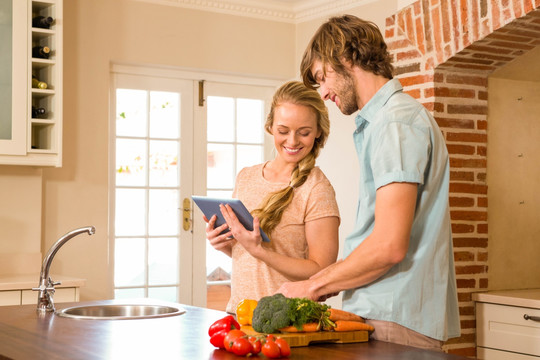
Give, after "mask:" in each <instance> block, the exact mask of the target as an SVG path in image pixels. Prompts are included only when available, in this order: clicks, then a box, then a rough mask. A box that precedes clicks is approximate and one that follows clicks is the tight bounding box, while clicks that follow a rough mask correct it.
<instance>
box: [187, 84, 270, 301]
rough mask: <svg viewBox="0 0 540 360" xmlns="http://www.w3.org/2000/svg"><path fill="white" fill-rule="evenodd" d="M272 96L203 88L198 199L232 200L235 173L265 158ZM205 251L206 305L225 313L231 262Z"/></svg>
mask: <svg viewBox="0 0 540 360" xmlns="http://www.w3.org/2000/svg"><path fill="white" fill-rule="evenodd" d="M273 91H274V88H273V87H264V86H247V85H231V84H223V83H214V82H208V83H205V95H206V96H205V99H206V103H205V106H206V122H205V123H206V132H205V133H206V148H205V149H204V150H205V154H206V159H205V161H200V162H199V161H196V164H199V163H205V164H206V169H205V170H206V171H205V172H206V181H201V179H197V180H196V182H195V183H196V184H204V185H205V186H204V188H200V189H198V191H201V192H200V193H201V194H205V193H206V195H208V196H213V197H220V198H229V197H231V196H232V193H233V190H234V184H235V178H236V175H237V174H238V172H239V171H240V170H241V169H242V168H244V167H246V166H251V165H255V164H259V163H261V162H263V161H264V160H265V159H268V158H269V157H270V154H271V149H272V148H273V144H272V141H268V140H269V137H268V136H267V135H265V130H264V123H265V120H266V114H267V113H268V110H269V106H270V101H271V98H272V94H273ZM197 173H199V172H196V174H197ZM196 216H197V215H196ZM205 252H206V269H205V270H206V271H205V274H206V284H207V286H206V290H207V293H206V306H207V307H209V308H214V309H218V310H225V305H226V303H227V301H228V298H229V296H230V277H231V259H230V258H229V257H228V256H226V255H225V254H223V253H222V252H220V251H216V250H215V249H214V248H212V247H211V246H209V245H208V246H206V251H205Z"/></svg>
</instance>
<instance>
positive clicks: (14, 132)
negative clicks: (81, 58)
mask: <svg viewBox="0 0 540 360" xmlns="http://www.w3.org/2000/svg"><path fill="white" fill-rule="evenodd" d="M62 1H63V0H12V1H11V3H10V2H7V3H2V5H3V6H4V7H3V9H11V17H10V14H9V13H7V12H6V13H5V15H6V16H7V18H8V19H9V18H10V19H11V30H12V31H11V34H12V38H11V41H9V38H8V37H6V36H4V38H3V40H4V39H7V40H8V41H7V42H6V44H5V45H6V49H5V50H6V52H5V53H6V54H11V56H12V59H11V62H8V63H7V65H8V66H10V67H11V80H12V81H11V83H12V86H11V89H9V88H8V89H7V90H6V89H5V88H0V90H1V92H0V95H1V96H3V97H4V98H7V99H9V98H11V102H12V106H11V117H10V119H9V118H7V119H3V118H2V120H4V122H3V123H2V124H1V125H2V126H3V127H4V129H6V128H8V129H9V128H11V134H9V133H8V132H7V131H6V130H4V132H3V133H2V137H1V138H0V165H32V166H56V167H59V166H62V121H63V120H62V82H63V79H62V71H63V70H62V69H63V64H62V57H63V56H62V55H63V53H62V41H63V40H62V36H63V14H62V6H63V3H62ZM6 4H7V6H6ZM36 16H43V17H46V18H47V21H44V22H43V21H42V22H39V23H38V22H36V26H33V19H34V18H35V17H36ZM49 17H50V19H49ZM51 21H52V23H51ZM6 33H7V32H4V34H6ZM8 36H9V35H8ZM3 45H4V44H3ZM35 46H43V47H46V49H43V50H44V51H42V52H39V53H37V52H36V53H35V55H36V57H34V56H32V49H33V48H34V47H35ZM8 56H9V55H8ZM2 65H3V66H4V65H5V64H4V63H3V64H2ZM4 73H7V74H9V68H8V71H7V72H6V71H4ZM34 77H35V78H34ZM33 84H34V85H37V86H36V87H33V86H32V85H33ZM45 84H46V85H45ZM10 90H11V91H10ZM10 92H11V94H10ZM10 95H11V96H10ZM7 101H9V100H7ZM6 121H7V122H8V123H7V126H6ZM9 121H10V123H9ZM8 131H9V130H8ZM6 134H7V135H6Z"/></svg>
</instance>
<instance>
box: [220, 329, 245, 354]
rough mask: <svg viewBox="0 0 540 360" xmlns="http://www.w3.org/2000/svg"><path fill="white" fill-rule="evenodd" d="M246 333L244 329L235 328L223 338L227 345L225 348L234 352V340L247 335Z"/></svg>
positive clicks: (224, 343) (224, 344)
mask: <svg viewBox="0 0 540 360" xmlns="http://www.w3.org/2000/svg"><path fill="white" fill-rule="evenodd" d="M245 335H246V333H245V332H243V331H242V330H236V329H233V330H231V331H229V332H228V333H227V335H226V336H225V338H224V339H223V346H224V347H225V350H227V351H228V352H232V346H233V343H234V340H236V339H237V338H239V337H242V336H245Z"/></svg>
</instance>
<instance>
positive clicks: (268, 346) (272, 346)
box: [262, 339, 281, 359]
mask: <svg viewBox="0 0 540 360" xmlns="http://www.w3.org/2000/svg"><path fill="white" fill-rule="evenodd" d="M262 353H263V354H264V356H266V357H267V358H270V359H276V358H278V357H280V356H281V353H280V352H279V346H278V345H277V344H276V342H275V341H274V340H271V339H270V340H268V339H267V340H266V342H265V343H264V345H263V346H262Z"/></svg>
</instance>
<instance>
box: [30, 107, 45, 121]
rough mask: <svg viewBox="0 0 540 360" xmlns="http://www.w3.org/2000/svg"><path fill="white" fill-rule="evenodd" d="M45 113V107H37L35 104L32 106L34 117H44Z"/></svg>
mask: <svg viewBox="0 0 540 360" xmlns="http://www.w3.org/2000/svg"><path fill="white" fill-rule="evenodd" d="M44 115H45V109H44V108H42V107H40V108H38V107H35V106H32V117H33V118H40V117H44Z"/></svg>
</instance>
